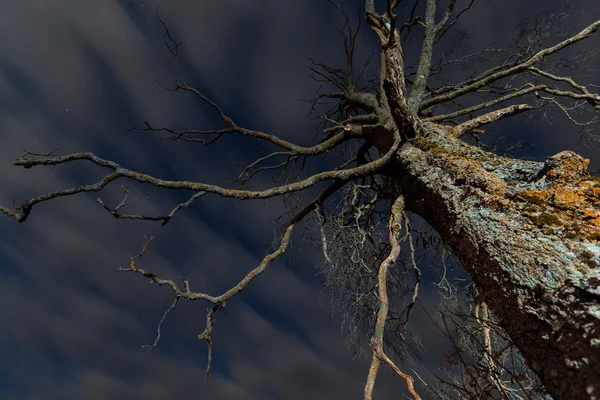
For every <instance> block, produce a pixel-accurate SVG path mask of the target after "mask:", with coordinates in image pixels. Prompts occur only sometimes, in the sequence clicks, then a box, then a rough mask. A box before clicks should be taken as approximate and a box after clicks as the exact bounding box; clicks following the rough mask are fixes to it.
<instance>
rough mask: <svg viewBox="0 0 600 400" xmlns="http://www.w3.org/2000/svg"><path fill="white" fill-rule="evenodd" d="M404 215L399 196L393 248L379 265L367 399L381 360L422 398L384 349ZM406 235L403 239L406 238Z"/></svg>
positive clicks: (392, 225) (391, 233)
mask: <svg viewBox="0 0 600 400" xmlns="http://www.w3.org/2000/svg"><path fill="white" fill-rule="evenodd" d="M404 217H405V215H404V198H403V197H402V196H399V197H398V198H396V200H395V201H394V204H393V205H392V209H391V216H390V222H389V225H388V230H389V240H390V245H391V250H390V253H389V255H388V256H387V257H386V259H385V260H383V262H382V263H381V265H380V266H379V272H378V274H377V280H378V285H377V289H378V294H379V310H378V312H377V321H376V323H375V332H374V334H373V337H372V338H371V349H372V351H373V359H372V360H371V366H370V368H369V375H368V377H367V383H366V385H365V397H364V398H365V400H372V398H373V387H374V385H375V379H376V377H377V372H378V370H379V366H380V364H381V361H385V362H386V363H388V364H389V365H390V367H391V368H392V369H393V370H394V372H395V373H396V374H397V375H398V376H399V377H401V378H402V379H404V380H405V381H406V384H407V386H408V391H409V392H410V394H411V395H412V396H413V398H414V399H415V400H421V397H420V396H419V395H418V394H417V392H415V390H414V386H413V382H414V379H413V378H412V377H411V376H410V375H407V374H405V373H404V372H402V371H401V370H400V369H399V368H398V367H397V366H396V365H395V364H394V362H393V361H392V360H390V358H389V357H388V356H387V355H386V354H385V352H384V351H383V335H384V332H385V322H386V320H387V315H388V310H389V304H388V295H387V274H388V270H389V268H391V267H392V266H394V264H395V263H396V260H397V259H398V256H399V255H400V243H399V242H398V235H399V234H400V231H401V230H402V219H403V218H404ZM405 238H406V236H405V237H404V238H403V239H402V240H404V239H405Z"/></svg>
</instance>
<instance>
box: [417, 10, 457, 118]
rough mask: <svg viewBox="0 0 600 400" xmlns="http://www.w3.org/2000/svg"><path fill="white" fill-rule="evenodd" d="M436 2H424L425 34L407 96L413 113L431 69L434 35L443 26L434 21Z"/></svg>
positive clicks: (423, 91)
mask: <svg viewBox="0 0 600 400" xmlns="http://www.w3.org/2000/svg"><path fill="white" fill-rule="evenodd" d="M436 2H437V0H426V3H425V36H424V37H423V44H422V45H421V56H420V58H419V66H418V67H417V77H416V78H415V83H414V84H413V87H412V90H411V92H410V96H409V98H408V108H409V110H410V111H412V112H413V113H416V112H417V111H418V109H419V104H420V103H421V100H422V99H423V96H424V95H425V91H426V87H427V79H428V78H429V71H430V70H431V58H432V56H433V44H434V42H435V36H436V35H437V33H438V31H439V29H441V26H443V25H436V23H435V9H436ZM454 2H455V0H452V1H451V2H450V3H451V6H453V5H454ZM442 22H443V20H442Z"/></svg>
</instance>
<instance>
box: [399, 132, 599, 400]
mask: <svg viewBox="0 0 600 400" xmlns="http://www.w3.org/2000/svg"><path fill="white" fill-rule="evenodd" d="M424 129H425V131H426V135H425V137H419V138H417V139H414V140H413V141H411V143H406V144H405V145H404V146H402V148H401V149H400V150H399V151H398V152H397V157H396V159H395V162H394V165H393V166H392V168H391V169H390V170H389V172H388V173H389V174H390V175H392V176H393V177H394V178H395V180H396V182H397V183H398V185H399V186H400V187H401V188H402V190H403V192H404V193H405V194H406V196H405V198H406V201H407V207H408V208H410V209H411V210H413V211H415V212H416V213H418V214H419V215H421V216H422V217H423V218H424V219H425V220H426V221H427V222H428V223H429V224H431V225H432V226H433V227H434V228H435V229H436V230H437V231H438V232H439V234H440V235H441V237H442V239H443V240H444V242H445V243H446V244H447V245H448V246H450V248H451V249H452V251H453V252H454V254H455V255H456V256H457V257H458V259H459V260H460V262H461V263H462V265H463V266H464V268H466V270H467V271H468V272H469V274H470V275H471V277H472V279H473V281H474V283H475V285H476V287H477V289H478V291H479V293H480V295H481V297H482V299H483V300H484V301H485V303H486V304H487V305H488V306H489V307H490V308H491V309H492V310H493V312H494V313H495V314H496V316H497V317H498V318H499V320H500V321H501V322H502V324H503V326H504V328H505V329H506V330H507V332H508V333H509V335H510V336H511V338H512V339H513V340H514V342H515V343H516V345H517V346H518V348H519V349H520V351H521V352H522V354H523V355H524V356H525V358H526V359H527V360H528V362H529V364H530V367H531V368H532V369H533V370H534V371H535V372H536V373H537V374H538V376H539V377H540V379H541V380H542V382H543V383H544V384H545V385H546V388H547V389H548V391H549V392H550V393H551V394H552V395H553V396H554V397H556V398H557V399H563V400H566V399H569V400H570V399H595V398H600V305H599V300H600V267H599V262H600V246H599V245H598V239H600V211H599V209H598V205H599V204H600V182H598V181H597V180H594V179H593V178H591V177H590V176H589V174H588V173H587V170H586V167H587V164H588V162H589V160H584V159H583V158H582V157H580V156H578V155H577V154H575V153H573V152H570V151H564V152H562V153H559V154H557V155H555V156H553V157H550V158H548V160H546V162H544V163H540V162H532V161H522V160H516V159H510V158H505V157H499V156H497V155H494V154H492V153H487V152H485V151H483V150H481V149H479V148H476V147H473V146H470V145H468V144H466V143H464V142H462V141H460V140H458V139H456V138H455V137H454V136H452V135H451V134H449V133H451V132H449V131H450V130H451V128H448V127H442V126H439V125H433V124H429V125H425V126H424Z"/></svg>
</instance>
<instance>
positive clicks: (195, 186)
mask: <svg viewBox="0 0 600 400" xmlns="http://www.w3.org/2000/svg"><path fill="white" fill-rule="evenodd" d="M359 128H360V127H356V126H352V127H350V130H354V129H359ZM399 145H400V137H399V135H398V134H396V135H395V137H394V144H393V145H392V146H391V147H390V149H389V151H388V152H387V153H386V154H385V155H384V156H382V157H381V158H378V159H377V160H374V161H371V162H370V163H367V164H364V165H360V166H357V167H354V168H349V169H345V170H341V171H336V170H333V171H325V172H321V173H318V174H315V175H313V176H310V177H308V178H306V179H303V180H300V181H297V182H293V183H290V184H286V185H281V186H276V187H272V188H270V189H265V190H260V191H251V190H240V189H237V190H236V189H225V188H223V187H221V186H217V185H211V184H206V183H200V182H190V181H168V180H163V179H159V178H156V177H154V176H151V175H148V174H144V173H141V172H137V171H133V170H130V169H126V168H123V167H121V166H120V165H119V164H117V163H116V162H114V161H109V160H104V159H102V158H100V157H98V156H96V155H95V154H93V153H88V152H82V153H73V154H69V155H66V156H60V157H41V158H35V159H25V158H18V159H17V161H16V162H15V164H14V165H17V166H22V167H24V168H31V167H34V166H38V165H44V166H50V165H59V164H64V163H68V162H72V161H77V160H86V161H90V162H92V163H94V164H96V165H99V166H102V167H104V168H109V169H112V170H113V171H114V172H112V173H110V174H108V175H106V176H105V177H104V178H103V179H102V180H100V181H99V182H97V183H95V184H92V185H84V186H79V187H76V188H71V189H66V190H59V191H55V192H51V193H47V194H44V195H41V196H37V197H33V198H31V199H29V200H26V201H25V202H23V203H22V204H20V205H17V206H15V207H14V208H13V209H12V210H11V209H9V208H7V207H4V206H0V211H1V212H3V213H4V214H6V215H7V216H9V217H13V218H15V219H16V220H17V221H19V222H23V221H25V220H26V219H27V217H28V215H29V214H30V212H31V210H32V207H33V206H34V205H35V204H37V203H41V202H43V201H47V200H51V199H54V198H57V197H64V196H70V195H73V194H77V193H81V192H90V191H99V190H101V189H102V188H104V187H105V186H106V185H108V184H109V183H110V182H112V181H114V180H116V179H119V178H127V179H130V180H133V181H137V182H140V183H147V184H150V185H153V186H156V187H160V188H166V189H178V190H181V189H183V190H192V191H194V192H206V193H213V194H216V195H218V196H221V197H230V198H236V199H238V200H246V199H267V198H270V197H276V196H281V195H284V194H288V193H291V192H297V191H300V190H304V189H307V188H309V187H311V186H314V185H316V184H317V183H319V182H322V181H325V180H334V181H347V180H350V179H353V178H356V177H359V176H365V175H369V174H372V173H374V172H376V171H378V170H380V169H382V168H383V167H385V165H386V164H387V163H388V162H389V161H390V159H391V158H392V156H393V154H394V152H395V151H396V150H397V149H398V147H399ZM19 211H20V212H19Z"/></svg>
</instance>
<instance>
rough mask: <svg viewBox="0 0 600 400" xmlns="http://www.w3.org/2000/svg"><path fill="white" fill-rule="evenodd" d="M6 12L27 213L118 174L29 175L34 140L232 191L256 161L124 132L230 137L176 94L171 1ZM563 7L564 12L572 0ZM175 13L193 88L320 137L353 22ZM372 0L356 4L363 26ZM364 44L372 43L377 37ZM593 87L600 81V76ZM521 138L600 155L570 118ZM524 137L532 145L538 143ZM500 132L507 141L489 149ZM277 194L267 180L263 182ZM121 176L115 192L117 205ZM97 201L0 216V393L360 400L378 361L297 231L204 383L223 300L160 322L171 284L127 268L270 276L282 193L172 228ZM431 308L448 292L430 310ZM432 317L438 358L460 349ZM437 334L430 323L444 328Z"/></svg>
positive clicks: (282, 131) (493, 13)
mask: <svg viewBox="0 0 600 400" xmlns="http://www.w3.org/2000/svg"><path fill="white" fill-rule="evenodd" d="M3 3H4V4H3V7H2V8H3V11H2V13H1V14H0V132H2V133H1V135H0V171H1V172H0V188H1V190H0V203H1V204H3V205H10V204H12V202H13V201H17V202H19V201H22V200H24V199H26V198H29V197H31V196H34V195H37V194H41V193H44V192H47V191H51V190H56V189H62V188H67V187H71V186H73V185H77V184H82V183H90V182H95V181H96V180H97V179H98V178H99V177H101V174H102V171H100V170H98V169H97V168H94V167H90V166H87V165H85V164H77V165H75V164H73V165H65V166H60V167H54V168H33V169H29V170H25V169H19V168H16V167H13V166H12V162H13V160H14V159H15V158H16V157H17V156H18V155H19V154H21V153H22V152H23V150H22V149H26V150H29V151H34V152H45V151H49V150H51V149H53V148H55V147H57V146H60V150H59V152H60V153H61V154H67V153H70V152H76V151H92V152H94V153H96V154H98V155H100V156H102V157H104V158H109V159H112V160H114V161H117V162H119V163H121V164H122V165H123V166H126V167H130V168H134V169H136V170H138V171H144V172H148V173H151V174H155V175H157V176H163V177H168V178H171V179H190V180H197V181H203V182H208V183H218V184H222V185H228V184H229V183H230V182H231V180H232V179H233V178H234V177H235V176H236V175H237V173H239V171H240V169H239V166H236V165H235V164H234V162H243V161H246V162H248V161H250V160H253V159H254V158H256V156H257V155H258V154H262V153H261V152H262V151H264V148H262V147H260V146H258V145H256V144H254V143H252V142H250V141H248V140H240V139H228V140H223V141H222V142H219V143H218V144H215V145H214V146H211V147H208V148H205V147H203V146H201V145H195V144H193V143H191V144H186V143H179V142H177V143H174V142H168V141H163V142H161V141H159V140H158V138H159V135H156V134H151V133H148V132H130V133H127V130H128V129H129V128H131V127H134V126H140V125H141V121H144V120H148V121H149V122H152V123H153V124H155V125H172V124H177V125H185V126H191V127H197V128H210V127H213V126H216V125H215V124H217V123H218V121H217V120H216V119H215V115H213V114H212V113H211V112H210V110H209V109H207V108H205V107H202V105H201V104H199V103H198V102H197V101H196V100H195V99H194V98H193V97H192V96H191V95H189V94H186V93H180V92H178V93H172V92H168V91H165V90H164V89H163V88H161V87H160V86H159V85H158V84H157V81H159V82H161V83H162V84H164V85H167V86H168V85H169V84H170V83H171V82H173V80H174V79H176V78H177V70H176V68H175V65H174V63H173V59H172V58H171V57H170V56H169V54H168V52H167V50H166V49H165V47H164V44H163V40H164V33H163V31H162V28H161V27H160V24H159V23H158V22H157V20H156V18H155V11H156V7H157V5H158V2H157V1H154V0H152V1H130V0H104V1H101V2H100V1H89V0H81V1H76V2H75V1H56V2H49V1H47V0H27V1H12V0H4V1H3ZM480 3H481V4H480V5H479V6H478V7H477V8H476V9H475V10H474V11H473V15H472V16H470V17H468V18H466V19H465V23H464V25H463V28H465V29H469V30H472V32H473V42H474V43H473V45H474V46H475V45H485V44H487V43H486V41H487V39H490V38H491V39H492V41H495V42H496V43H497V41H498V40H500V38H503V37H505V38H509V37H510V33H511V32H512V30H513V29H514V26H515V25H516V23H517V22H518V21H519V19H520V18H521V17H522V16H523V15H531V13H532V12H533V11H535V8H536V7H537V6H536V7H533V6H532V4H534V3H535V4H536V5H541V4H546V3H547V2H542V1H537V2H536V1H533V2H522V1H521V2H519V1H516V0H514V1H513V0H510V1H508V0H506V1H503V2H501V3H502V6H499V5H498V3H500V2H492V1H485V0H481V1H480ZM557 3H558V2H557ZM573 3H575V4H576V5H578V6H579V7H580V8H581V9H582V10H583V12H581V13H578V14H576V15H575V16H574V17H573V20H572V24H573V29H580V28H583V27H584V26H586V25H587V23H589V22H590V21H591V20H592V19H597V16H598V15H599V12H600V5H599V4H590V3H592V2H589V1H587V2H586V1H585V0H578V1H574V2H573ZM161 6H162V8H161V15H162V16H163V18H164V20H165V21H166V22H167V23H168V24H169V26H170V27H171V32H172V33H173V35H174V36H175V37H176V38H178V39H180V40H182V41H184V47H183V53H182V59H183V60H184V66H185V70H186V74H187V76H188V78H189V79H190V81H191V83H193V84H194V85H195V86H196V87H198V88H199V89H200V90H202V91H203V92H204V93H205V94H207V95H209V96H210V97H212V98H213V99H215V100H216V101H218V102H219V104H221V106H222V107H223V108H224V109H226V110H227V111H228V113H229V114H230V115H231V116H232V117H233V118H234V119H235V120H236V121H237V122H238V123H239V124H240V125H242V126H248V127H252V128H257V129H261V130H264V131H268V132H271V133H275V134H279V135H280V136H282V137H284V138H286V139H288V140H292V141H297V142H299V143H302V144H306V143H309V142H310V141H311V140H312V138H313V135H314V130H313V129H312V128H311V126H312V125H314V124H315V121H314V120H313V121H311V120H309V119H307V118H306V114H307V112H308V107H309V106H308V105H307V104H306V103H302V102H299V101H298V100H297V99H298V98H306V97H310V96H311V95H312V94H314V92H315V89H316V84H315V83H314V82H312V81H311V80H310V79H309V78H308V77H307V73H308V67H309V65H310V64H309V57H312V58H314V59H316V60H322V61H325V62H336V61H339V60H340V57H341V56H342V55H343V53H342V51H341V49H340V36H339V34H337V32H336V29H337V27H338V26H339V22H340V21H339V18H338V17H337V16H336V14H335V12H334V10H333V9H332V8H331V7H328V6H327V4H326V2H324V1H321V0H309V1H304V2H300V1H291V0H290V1H288V0H285V1H284V0H252V1H250V0H232V1H221V2H209V1H196V2H191V1H185V0H172V1H169V2H163V3H162V4H161ZM359 7H360V2H358V1H352V2H347V8H348V10H349V11H350V13H351V15H356V13H355V12H354V11H355V10H356V11H358V9H359ZM361 40H362V41H363V42H362V43H364V46H362V47H361V48H360V51H362V52H364V51H365V50H366V49H367V48H368V45H367V44H368V43H372V40H373V37H372V36H371V33H370V32H369V31H368V30H367V29H365V30H363V33H362V34H361ZM596 83H600V80H597V81H596ZM501 126H502V127H503V128H504V129H506V131H503V132H501V133H500V132H496V133H495V132H494V131H493V130H492V131H491V132H490V136H491V138H493V137H494V135H500V134H504V135H506V136H507V137H508V138H509V139H508V140H511V141H516V140H518V139H522V138H523V139H526V140H529V141H531V142H532V143H535V144H536V147H535V148H532V149H531V150H529V151H530V152H529V153H528V154H527V155H528V156H530V157H534V158H538V159H544V158H545V157H547V156H549V155H552V154H555V153H557V152H559V151H561V150H564V149H565V148H574V149H576V150H578V151H579V152H580V153H582V154H583V155H584V156H586V157H590V158H592V165H595V167H596V168H597V167H598V166H599V164H598V163H597V161H596V160H594V157H596V158H597V155H598V154H597V151H595V150H593V149H591V148H576V143H577V135H576V134H575V132H572V133H571V132H570V131H569V125H568V124H566V123H562V122H559V123H557V124H556V125H554V126H549V125H541V126H540V127H531V126H529V125H527V126H526V125H521V124H518V123H505V124H504V125H501ZM525 134H527V136H526V135H525ZM490 140H491V139H490ZM268 183H269V179H268V177H267V176H265V177H264V178H259V179H258V180H257V182H256V185H257V186H256V187H264V186H265V185H267V184H268ZM119 186H120V184H117V185H113V186H110V187H108V188H107V189H105V190H104V191H103V192H102V193H100V194H99V196H100V197H102V199H103V200H104V201H105V202H107V203H110V204H116V202H118V201H120V199H121V196H122V193H121V191H120V190H118V188H119ZM127 188H128V189H130V190H131V193H132V195H131V196H132V197H135V196H140V200H139V202H138V203H136V205H135V207H137V208H136V209H135V211H136V212H140V213H154V214H164V213H168V212H169V211H170V210H171V209H172V208H173V206H174V205H176V204H177V203H178V202H180V201H182V200H184V199H185V196H183V195H182V194H180V193H170V192H165V191H160V190H156V189H154V188H151V187H147V186H139V185H133V184H128V185H127ZM96 197H97V194H92V195H80V196H76V197H72V198H64V199H61V200H59V201H52V202H48V203H45V204H42V205H40V206H38V207H36V208H35V210H34V211H33V213H32V215H31V217H30V219H29V220H28V221H27V222H26V223H24V224H18V223H16V222H15V221H14V220H11V219H8V218H5V217H2V218H0V235H1V236H0V238H1V239H0V321H2V322H1V324H0V397H1V398H5V399H13V398H14V399H82V398H85V399H106V398H111V399H138V398H139V399H167V398H173V397H178V396H194V397H195V398H201V399H213V398H215V399H232V400H238V399H296V398H297V399H305V398H307V397H310V398H312V399H338V398H339V399H346V398H357V399H358V398H361V396H362V388H363V385H364V381H365V379H366V372H367V369H368V362H367V361H368V360H366V359H365V358H364V357H363V358H360V357H359V358H358V359H356V360H353V357H352V356H353V353H352V351H351V350H349V349H348V348H347V346H346V343H345V338H346V336H345V333H342V332H341V330H340V318H339V316H333V317H332V312H331V307H330V298H329V296H328V294H327V293H326V292H325V291H324V290H323V286H322V276H321V275H319V274H318V273H317V269H316V268H315V264H318V263H320V261H319V260H318V258H315V257H313V253H314V252H315V249H314V248H308V247H306V245H305V243H304V242H303V238H302V232H301V231H299V232H297V233H296V234H295V236H294V238H293V240H294V245H295V247H296V249H295V251H294V252H292V255H291V256H290V257H286V258H284V259H282V260H280V261H278V262H277V263H276V264H275V265H274V266H273V267H272V269H270V270H269V271H268V273H267V274H265V275H264V276H261V277H260V278H259V279H257V280H256V281H255V282H253V283H252V285H251V286H250V287H249V288H248V290H246V291H244V292H243V293H242V294H241V295H240V296H239V297H238V298H235V299H234V300H233V301H231V302H230V304H229V305H228V307H227V308H226V309H225V310H223V311H221V312H219V314H218V315H217V325H216V327H215V331H214V346H215V348H214V365H213V374H212V377H211V382H210V384H208V385H206V383H205V382H204V368H205V360H206V344H205V343H204V342H199V341H198V340H197V339H196V335H197V334H198V333H199V332H200V331H201V330H202V329H203V328H204V318H205V308H206V307H207V304H204V303H200V302H195V303H185V302H181V303H180V305H179V306H178V308H177V309H176V310H175V311H174V312H173V313H171V314H170V316H169V318H168V319H167V321H166V322H165V323H164V325H163V331H162V341H161V344H160V346H159V347H158V348H156V349H154V350H152V351H149V350H147V349H142V348H141V346H142V345H144V344H148V343H152V342H153V341H154V336H155V333H156V326H157V323H158V321H159V320H160V318H161V316H162V315H163V313H164V311H165V310H166V309H167V308H168V307H169V306H170V304H171V302H172V296H171V293H170V291H169V290H168V289H166V288H157V287H156V286H155V285H151V284H149V283H148V280H147V279H144V278H142V277H141V276H137V275H133V274H127V273H123V272H118V271H117V269H116V268H117V267H118V266H123V265H125V264H126V263H127V262H128V257H129V256H130V255H134V254H136V253H137V252H138V251H139V249H140V246H141V244H142V243H143V238H142V234H147V235H156V239H155V241H154V242H153V243H152V245H151V246H150V247H149V249H148V252H147V254H145V256H144V258H143V259H142V261H141V266H142V267H143V268H144V269H147V270H151V271H152V272H154V273H156V274H157V275H159V276H163V277H169V278H171V279H178V278H179V277H180V276H192V280H191V284H192V287H193V289H194V290H198V291H208V292H209V293H214V294H216V293H220V292H221V291H222V290H223V289H226V288H228V287H230V286H231V285H233V284H235V283H236V282H237V281H238V280H239V279H240V278H241V277H242V276H243V275H244V274H245V273H246V272H247V271H248V270H250V269H251V268H253V267H254V266H256V265H257V264H258V263H259V262H260V259H261V258H262V257H263V256H264V255H265V253H266V251H267V250H268V249H269V247H270V246H271V244H272V242H273V229H274V225H272V224H270V222H269V221H270V220H271V219H272V218H273V217H275V216H277V215H279V214H280V213H281V212H282V211H283V205H282V204H281V203H280V202H278V201H269V202H263V201H259V202H256V203H250V202H237V201H233V200H224V201H223V200H220V199H218V198H210V197H208V196H207V197H204V198H202V199H201V201H198V202H197V203H195V205H194V207H193V208H191V209H189V210H185V211H184V212H181V213H180V214H178V215H177V217H176V218H174V219H173V220H172V221H171V222H170V223H169V224H168V225H167V226H166V227H164V228H161V227H160V225H159V224H156V223H151V222H145V221H126V220H116V219H114V218H112V217H111V216H110V215H109V214H108V213H106V212H105V211H104V210H103V209H102V208H101V207H100V206H99V205H98V203H97V202H96V200H95V198H96ZM431 301H435V299H432V300H431ZM424 321H425V319H424V318H422V320H419V319H417V320H416V321H415V329H416V330H417V331H420V334H421V335H422V336H423V338H424V342H425V343H426V345H427V347H428V348H429V352H428V353H427V358H428V359H429V360H432V361H434V362H435V360H436V359H437V358H438V357H439V356H440V354H441V353H442V352H443V350H444V349H445V346H446V344H445V343H444V342H443V341H442V340H441V338H440V336H439V335H438V334H437V333H436V332H434V331H432V330H431V329H429V328H427V326H428V325H427V324H426V323H425V322H424ZM427 329H429V330H427ZM402 390H404V384H403V382H402V381H400V380H399V379H394V378H392V376H391V374H390V373H389V372H387V371H385V372H383V373H382V374H381V378H379V379H378V382H377V389H376V395H377V396H378V398H392V397H394V398H396V397H395V396H396V395H397V394H398V392H399V391H402Z"/></svg>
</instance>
